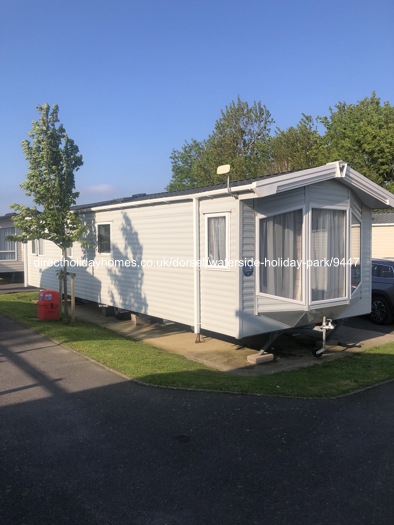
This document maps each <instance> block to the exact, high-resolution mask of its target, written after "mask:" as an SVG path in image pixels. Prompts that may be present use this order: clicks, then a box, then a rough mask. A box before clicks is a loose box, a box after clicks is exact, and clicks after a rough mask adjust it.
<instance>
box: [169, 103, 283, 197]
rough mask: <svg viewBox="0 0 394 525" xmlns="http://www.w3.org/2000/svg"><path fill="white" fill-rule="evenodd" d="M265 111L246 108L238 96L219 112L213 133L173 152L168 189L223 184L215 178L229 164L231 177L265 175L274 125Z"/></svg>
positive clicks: (260, 107) (256, 105)
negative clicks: (220, 169) (222, 166)
mask: <svg viewBox="0 0 394 525" xmlns="http://www.w3.org/2000/svg"><path fill="white" fill-rule="evenodd" d="M273 122H274V121H273V119H272V117H271V114H270V112H269V111H268V109H267V108H266V107H265V106H263V105H262V104H261V103H260V102H254V103H253V105H251V106H249V104H248V103H247V102H244V101H242V100H241V99H240V98H239V97H238V99H237V102H231V104H230V105H229V106H226V108H225V110H224V111H222V112H221V118H220V119H218V120H217V121H216V123H215V128H214V131H213V132H212V133H211V135H209V137H208V139H207V140H205V141H203V142H198V141H197V140H192V141H191V142H190V143H188V142H186V144H185V145H184V146H183V148H182V150H180V151H177V150H173V152H172V155H171V161H172V179H171V181H170V183H169V185H168V186H167V189H168V190H175V189H181V188H190V187H196V186H203V185H206V184H216V183H218V182H222V178H219V177H218V176H217V175H216V169H217V167H218V166H220V165H221V164H231V174H232V178H233V179H235V180H242V179H250V178H253V177H257V176H259V175H262V174H264V173H267V168H268V166H269V137H270V127H271V125H272V124H273Z"/></svg>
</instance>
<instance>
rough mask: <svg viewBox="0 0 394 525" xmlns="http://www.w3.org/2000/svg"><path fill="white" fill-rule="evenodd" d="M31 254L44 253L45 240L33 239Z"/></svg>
mask: <svg viewBox="0 0 394 525" xmlns="http://www.w3.org/2000/svg"><path fill="white" fill-rule="evenodd" d="M31 254H32V255H44V240H43V239H34V240H32V241H31Z"/></svg>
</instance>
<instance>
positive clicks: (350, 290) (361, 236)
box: [348, 207, 363, 297]
mask: <svg viewBox="0 0 394 525" xmlns="http://www.w3.org/2000/svg"><path fill="white" fill-rule="evenodd" d="M352 215H353V216H354V218H355V219H357V220H358V222H359V223H360V260H359V265H360V282H359V283H358V285H357V286H356V288H355V289H354V290H352V267H350V277H349V297H353V296H354V295H355V294H356V292H358V290H360V288H361V284H362V275H363V273H362V272H363V263H362V259H363V257H362V253H363V221H362V220H361V214H360V213H358V212H357V211H356V210H355V209H353V208H352V207H351V208H350V214H349V220H348V223H349V225H348V226H349V231H348V239H349V242H348V245H349V260H350V259H351V258H352V244H351V243H352Z"/></svg>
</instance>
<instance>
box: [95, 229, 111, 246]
mask: <svg viewBox="0 0 394 525" xmlns="http://www.w3.org/2000/svg"><path fill="white" fill-rule="evenodd" d="M97 231H98V239H97V241H98V242H97V244H98V252H99V253H110V252H111V225H110V224H99V225H98V227H97Z"/></svg>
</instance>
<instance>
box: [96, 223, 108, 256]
mask: <svg viewBox="0 0 394 525" xmlns="http://www.w3.org/2000/svg"><path fill="white" fill-rule="evenodd" d="M100 226H109V251H100V233H99V229H100ZM96 241H97V253H98V254H99V255H110V254H111V253H112V223H110V222H99V223H97V237H96Z"/></svg>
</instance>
